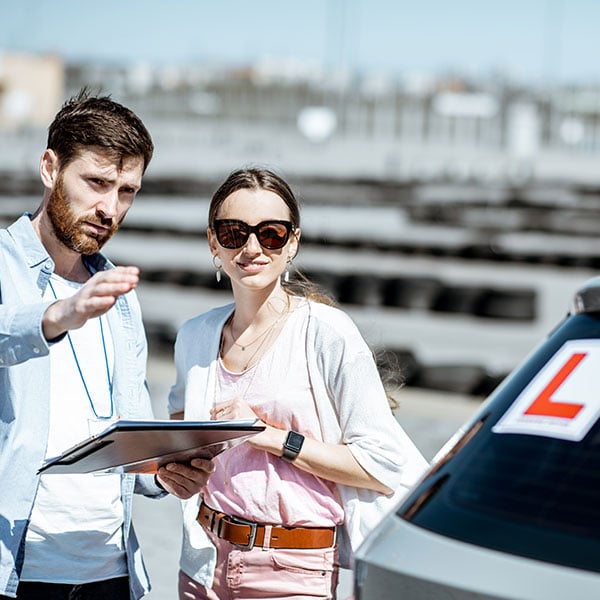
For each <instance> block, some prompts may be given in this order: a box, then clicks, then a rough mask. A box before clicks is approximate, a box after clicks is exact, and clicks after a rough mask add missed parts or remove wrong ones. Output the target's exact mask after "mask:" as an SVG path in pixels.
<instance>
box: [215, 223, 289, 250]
mask: <svg viewBox="0 0 600 600" xmlns="http://www.w3.org/2000/svg"><path fill="white" fill-rule="evenodd" d="M292 229H293V226H292V223H291V222H290V221H261V222H260V223H259V224H258V225H248V223H244V221H238V220H237V219H216V220H215V222H214V224H213V231H214V232H215V235H216V236H217V241H218V242H219V244H221V246H223V248H227V249H228V250H237V249H239V248H242V247H243V246H245V245H246V243H247V242H248V238H249V237H250V234H251V233H253V234H254V235H255V236H256V239H257V240H258V243H259V244H260V245H261V246H262V247H263V248H266V249H267V250H279V249H280V248H283V247H284V246H285V245H286V244H287V242H288V240H289V239H290V234H291V233H292Z"/></svg>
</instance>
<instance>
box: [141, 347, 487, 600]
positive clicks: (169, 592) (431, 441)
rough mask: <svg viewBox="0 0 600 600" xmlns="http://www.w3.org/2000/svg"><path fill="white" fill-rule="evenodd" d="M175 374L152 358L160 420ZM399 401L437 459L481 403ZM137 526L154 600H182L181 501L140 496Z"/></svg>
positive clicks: (406, 420) (417, 394) (347, 578)
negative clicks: (179, 577)
mask: <svg viewBox="0 0 600 600" xmlns="http://www.w3.org/2000/svg"><path fill="white" fill-rule="evenodd" d="M174 377H175V371H174V367H173V364H172V362H171V361H170V360H169V359H165V358H159V357H151V358H150V360H149V363H148V383H149V386H150V391H151V394H152V401H153V406H154V411H155V416H156V417H157V418H167V410H166V404H167V395H168V392H169V388H170V386H171V385H172V383H173V382H174ZM396 399H397V401H398V403H399V407H398V409H396V410H395V415H396V418H397V419H398V421H399V422H400V424H401V425H402V427H403V428H404V429H405V430H406V432H407V433H408V434H409V435H410V436H411V437H412V439H413V440H414V441H415V443H416V444H417V446H418V447H419V449H420V450H421V452H422V453H423V455H424V456H425V457H426V458H427V459H432V458H433V456H434V455H435V454H436V452H437V451H438V450H439V449H440V448H441V447H442V446H443V444H444V443H445V442H446V441H447V440H448V438H450V437H451V436H452V434H453V433H454V432H455V431H456V430H457V429H458V428H459V427H460V426H461V425H462V424H463V423H464V422H465V420H466V419H467V418H468V417H469V416H471V415H472V414H473V413H474V411H475V410H477V408H478V407H479V404H480V399H477V398H473V397H472V396H458V395H452V394H447V393H441V392H432V391H430V390H420V389H415V388H405V389H403V390H400V391H399V392H398V393H397V394H396ZM133 521H134V526H135V529H136V531H137V534H138V537H139V539H140V543H141V546H142V551H143V553H144V558H145V561H146V567H147V569H148V572H149V575H150V580H151V582H152V591H151V592H150V594H149V595H148V596H146V598H149V599H150V600H176V599H177V573H178V561H179V551H180V545H181V509H180V504H179V501H178V500H177V499H176V498H174V497H172V496H169V497H167V498H163V499H161V500H151V499H148V498H144V497H142V496H136V498H135V501H134V516H133ZM351 590H352V573H351V572H350V571H346V570H344V571H343V572H342V573H341V577H340V585H339V587H338V599H339V600H343V599H345V598H347V597H348V595H349V594H350V593H351Z"/></svg>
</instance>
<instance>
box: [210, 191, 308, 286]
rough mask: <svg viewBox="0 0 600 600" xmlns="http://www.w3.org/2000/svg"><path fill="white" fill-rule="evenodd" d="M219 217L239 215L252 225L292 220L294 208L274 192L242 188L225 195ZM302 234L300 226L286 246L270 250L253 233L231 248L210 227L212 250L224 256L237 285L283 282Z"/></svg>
mask: <svg viewBox="0 0 600 600" xmlns="http://www.w3.org/2000/svg"><path fill="white" fill-rule="evenodd" d="M217 219H235V220H238V221H243V222H244V223H246V224H247V225H251V226H252V225H258V224H259V223H261V222H263V221H272V220H281V221H289V220H290V211H289V209H288V207H287V206H286V204H285V202H284V201H283V200H282V199H281V198H280V197H279V196H278V195H277V194H275V193H274V192H271V191H267V190H249V189H241V190H237V191H235V192H233V193H232V194H230V195H229V196H227V198H225V201H224V202H223V204H221V206H220V208H219V211H218V213H217ZM299 238H300V230H299V229H297V230H295V232H294V233H292V234H291V235H290V237H289V239H288V241H287V243H286V244H285V245H284V246H283V247H282V248H280V249H276V250H269V249H268V248H265V247H263V246H261V244H260V243H259V241H258V239H257V237H256V235H255V234H254V233H251V234H250V236H249V237H248V240H247V242H246V243H245V244H244V245H243V246H242V247H241V248H238V249H228V248H224V247H223V246H221V245H220V244H219V242H218V241H217V238H216V235H215V233H214V232H213V231H212V230H211V229H210V228H209V230H208V241H209V245H210V250H211V252H212V254H213V255H217V256H218V257H219V258H220V259H221V262H222V264H223V270H224V271H225V273H226V274H227V275H228V276H229V278H230V279H231V283H232V285H233V286H234V288H235V286H236V285H241V286H243V287H247V288H251V289H264V288H268V287H271V286H273V285H279V277H280V276H281V274H282V273H283V272H284V271H285V267H286V262H287V260H288V258H293V257H294V256H295V255H296V252H297V250H298V239H299Z"/></svg>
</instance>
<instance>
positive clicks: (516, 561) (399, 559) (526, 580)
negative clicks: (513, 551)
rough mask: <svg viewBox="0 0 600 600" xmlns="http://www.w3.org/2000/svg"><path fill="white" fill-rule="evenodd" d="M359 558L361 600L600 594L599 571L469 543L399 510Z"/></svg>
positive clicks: (580, 598)
mask: <svg viewBox="0 0 600 600" xmlns="http://www.w3.org/2000/svg"><path fill="white" fill-rule="evenodd" d="M398 540H402V542H401V543H398ZM355 558H356V567H355V599H356V600H364V599H366V598H370V599H373V600H375V599H377V600H388V599H390V600H391V599H392V598H394V599H396V598H402V599H410V600H438V599H440V600H441V599H443V600H446V599H447V600H450V599H452V600H481V599H486V600H492V599H493V600H496V599H500V598H501V599H503V600H523V599H525V598H526V599H527V600H551V599H556V600H559V599H560V600H591V599H592V598H596V597H598V596H600V575H599V574H597V573H589V572H587V571H583V570H579V569H571V568H568V567H557V566H556V565H553V564H551V563H545V562H542V561H537V560H531V559H526V558H522V557H517V556H513V555H510V554H506V553H503V552H497V551H495V550H488V549H487V548H481V547H479V546H475V545H472V544H466V543H464V542H460V541H458V540H454V539H451V538H448V537H446V536H442V535H438V534H436V533H433V532H431V531H427V530H426V529H423V528H422V527H418V526H416V525H413V524H412V523H409V522H407V521H405V520H404V519H402V518H400V517H398V516H397V515H396V514H391V515H389V516H388V517H386V519H385V520H384V521H383V522H382V523H381V524H380V525H379V526H378V527H377V528H376V530H375V531H374V532H373V533H372V534H371V535H370V536H369V538H368V539H367V541H366V542H365V543H364V544H363V545H362V546H361V547H360V548H359V550H358V552H357V554H356V557H355Z"/></svg>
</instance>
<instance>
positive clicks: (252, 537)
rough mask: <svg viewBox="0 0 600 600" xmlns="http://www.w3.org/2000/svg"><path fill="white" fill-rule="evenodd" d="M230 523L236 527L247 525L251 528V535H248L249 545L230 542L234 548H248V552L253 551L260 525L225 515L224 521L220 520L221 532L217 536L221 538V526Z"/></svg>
mask: <svg viewBox="0 0 600 600" xmlns="http://www.w3.org/2000/svg"><path fill="white" fill-rule="evenodd" d="M225 520H227V521H229V522H230V523H233V524H234V525H246V526H248V527H250V534H249V535H248V543H247V544H237V543H236V542H231V541H230V542H229V543H230V544H233V545H234V546H238V547H239V548H247V549H248V550H252V548H254V542H255V541H256V532H257V530H258V523H254V522H253V521H246V519H242V518H241V517H234V516H233V515H225V516H224V517H223V518H222V519H220V520H219V532H218V533H217V535H218V536H219V537H221V525H222V523H223V521H225Z"/></svg>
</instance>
